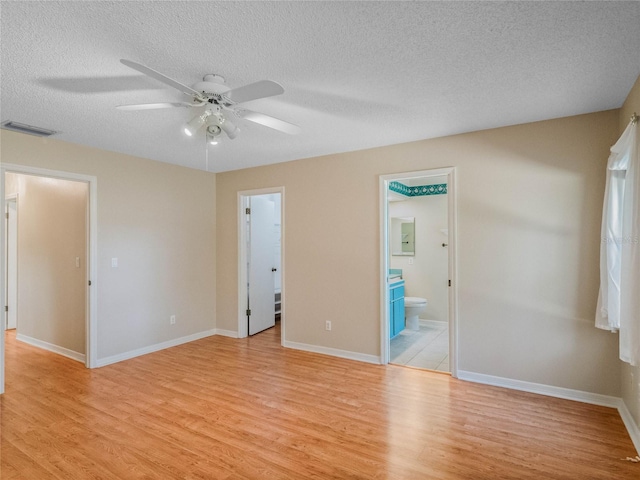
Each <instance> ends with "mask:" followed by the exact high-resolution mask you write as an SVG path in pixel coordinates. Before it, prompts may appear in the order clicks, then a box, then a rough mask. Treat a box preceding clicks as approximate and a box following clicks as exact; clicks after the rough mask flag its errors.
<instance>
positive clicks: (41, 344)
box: [16, 333, 86, 363]
mask: <svg viewBox="0 0 640 480" xmlns="http://www.w3.org/2000/svg"><path fill="white" fill-rule="evenodd" d="M16 340H20V341H21V342H24V343H28V344H29V345H33V346H34V347H38V348H42V349H43V350H48V351H50V352H53V353H57V354H58V355H62V356H63V357H67V358H70V359H71V360H75V361H77V362H81V363H85V359H86V356H85V354H84V353H78V352H74V351H73V350H69V349H68V348H64V347H60V346H59V345H54V344H53V343H49V342H45V341H43V340H38V339H37V338H33V337H28V336H27V335H23V334H21V333H18V334H16Z"/></svg>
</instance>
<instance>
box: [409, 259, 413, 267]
mask: <svg viewBox="0 0 640 480" xmlns="http://www.w3.org/2000/svg"><path fill="white" fill-rule="evenodd" d="M409 265H413V257H409Z"/></svg>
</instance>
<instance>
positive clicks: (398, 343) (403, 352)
mask: <svg viewBox="0 0 640 480" xmlns="http://www.w3.org/2000/svg"><path fill="white" fill-rule="evenodd" d="M390 353H391V354H390V359H391V363H394V364H396V365H408V366H411V367H418V368H426V369H429V370H437V371H440V372H449V371H450V370H449V324H448V323H447V322H438V321H435V320H422V319H421V320H420V330H408V329H405V330H403V331H402V332H400V333H399V334H398V335H397V336H396V337H395V338H393V339H391V352H390Z"/></svg>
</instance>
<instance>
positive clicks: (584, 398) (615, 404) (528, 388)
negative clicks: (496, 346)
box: [458, 370, 640, 454]
mask: <svg viewBox="0 0 640 480" xmlns="http://www.w3.org/2000/svg"><path fill="white" fill-rule="evenodd" d="M458 379H460V380H466V381H468V382H475V383H482V384H484V385H492V386H494V387H503V388H510V389H512V390H520V391H523V392H530V393H537V394H540V395H547V396H549V397H556V398H564V399H565V400H573V401H576V402H583V403H590V404H592V405H601V406H604V407H611V408H615V409H617V410H618V413H619V414H620V418H622V422H623V423H624V426H625V427H626V429H627V432H628V433H629V436H630V437H631V441H632V442H633V445H634V446H635V447H636V451H637V452H638V454H640V429H639V428H638V426H637V425H636V423H635V421H634V420H633V417H632V416H631V413H629V410H628V409H627V406H626V405H625V403H624V401H623V400H622V399H621V398H619V397H612V396H609V395H601V394H599V393H591V392H583V391H582V390H572V389H570V388H563V387H554V386H552V385H544V384H541V383H533V382H524V381H522V380H513V379H511V378H504V377H495V376H493V375H485V374H482V373H474V372H467V371H464V370H458Z"/></svg>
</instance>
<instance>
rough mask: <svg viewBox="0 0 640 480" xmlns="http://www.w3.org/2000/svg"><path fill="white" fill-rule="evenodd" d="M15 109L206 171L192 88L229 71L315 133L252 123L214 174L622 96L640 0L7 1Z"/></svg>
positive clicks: (265, 106) (5, 64)
mask: <svg viewBox="0 0 640 480" xmlns="http://www.w3.org/2000/svg"><path fill="white" fill-rule="evenodd" d="M0 9H1V10H0V17H1V22H2V23H1V30H0V35H1V43H2V46H1V54H2V57H1V65H0V67H1V71H0V75H1V77H0V79H1V84H0V88H1V98H0V108H1V110H0V117H1V118H0V120H1V121H3V122H4V121H6V120H13V121H17V122H21V123H26V124H31V125H36V126H39V127H45V128H50V129H53V130H57V131H59V132H60V133H59V134H58V135H57V136H56V138H59V139H61V140H66V141H70V142H74V143H78V144H83V145H89V146H92V147H97V148H101V149H106V150H112V151H116V152H122V153H127V154H131V155H136V156H140V157H145V158H150V159H153V160H158V161H162V162H169V163H175V164H178V165H183V166H187V167H191V168H197V169H205V166H206V157H205V150H206V148H205V140H204V136H203V135H201V136H197V137H193V138H188V137H186V136H184V134H183V133H182V128H181V126H182V125H183V124H184V123H185V122H186V121H188V120H189V119H190V118H192V117H193V116H194V115H195V113H194V110H189V109H182V108H177V109H171V110H147V111H137V112H127V111H120V110H116V109H115V106H116V105H121V104H129V103H152V102H165V101H168V102H176V101H185V100H188V99H187V98H184V95H182V94H181V93H180V92H178V91H177V90H173V89H171V88H169V87H166V86H164V85H163V84H161V83H159V82H157V81H155V80H153V79H151V78H148V77H145V76H144V75H142V74H140V73H138V72H136V71H134V70H132V69H130V68H128V67H126V66H124V65H122V64H121V63H120V62H119V60H120V59H121V58H125V59H129V60H133V61H136V62H139V63H143V64H145V65H147V66H149V67H151V68H153V69H155V70H158V71H160V72H162V73H164V74H165V75H167V76H169V77H171V78H174V79H175V80H177V81H179V82H181V83H184V84H186V85H192V84H194V83H196V82H198V81H200V80H201V78H202V76H203V75H204V74H207V73H218V74H220V75H223V76H224V77H225V78H226V81H227V85H229V86H230V87H232V88H233V87H238V86H241V85H245V84H248V83H251V82H255V81H258V80H262V79H270V80H274V81H276V82H278V83H280V84H281V85H283V87H284V89H285V93H284V94H283V95H280V96H277V97H272V98H269V99H261V100H256V101H253V102H249V103H247V104H246V107H247V108H251V109H252V110H257V111H260V112H263V113H266V114H269V115H273V116H275V117H278V118H282V119H284V120H287V121H289V122H291V123H295V124H297V125H299V126H300V127H301V128H302V133H300V134H299V135H297V136H290V135H286V134H283V133H280V132H278V131H275V130H271V129H269V128H266V127H263V126H261V125H256V124H254V123H250V122H246V121H245V122H243V123H241V125H240V128H241V132H240V134H239V135H238V137H237V138H236V139H235V140H229V139H224V140H223V141H222V142H221V143H220V144H219V145H217V146H215V147H209V158H208V162H209V165H208V167H209V170H210V171H226V170H234V169H238V168H245V167H250V166H256V165H264V164H269V163H276V162H283V161H288V160H294V159H299V158H307V157H313V156H318V155H324V154H330V153H337V152H345V151H352V150H359V149H363V148H370V147H377V146H382V145H390V144H397V143H402V142H409V141H414V140H420V139H425V138H433V137H439V136H444V135H450V134H456V133H462V132H468V131H473V130H481V129H485V128H492V127H499V126H505V125H513V124H519V123H526V122H531V121H537V120H544V119H549V118H557V117H563V116H569V115H575V114H581V113H587V112H594V111H599V110H606V109H611V108H617V107H620V106H621V104H622V102H623V101H624V99H625V97H626V96H627V94H628V93H629V90H630V89H631V87H632V85H633V83H634V81H635V79H636V78H637V77H638V75H639V74H640V2H531V3H530V2H196V1H188V2H177V1H172V2H138V1H136V2H134V1H129V2H120V1H117V2H54V1H44V2H26V1H18V2H7V1H2V3H1V4H0Z"/></svg>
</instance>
